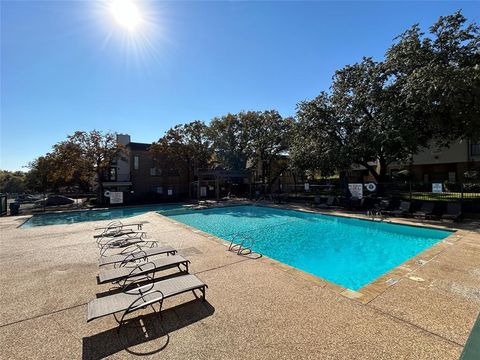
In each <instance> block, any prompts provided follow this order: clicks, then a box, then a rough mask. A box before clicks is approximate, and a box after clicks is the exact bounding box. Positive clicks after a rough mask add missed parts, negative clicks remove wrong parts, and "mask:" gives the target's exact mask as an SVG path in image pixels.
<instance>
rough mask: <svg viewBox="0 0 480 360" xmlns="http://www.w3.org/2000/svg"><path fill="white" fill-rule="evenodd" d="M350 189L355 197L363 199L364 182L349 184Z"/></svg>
mask: <svg viewBox="0 0 480 360" xmlns="http://www.w3.org/2000/svg"><path fill="white" fill-rule="evenodd" d="M348 190H350V193H351V194H352V197H354V198H357V199H361V198H362V197H363V184H348Z"/></svg>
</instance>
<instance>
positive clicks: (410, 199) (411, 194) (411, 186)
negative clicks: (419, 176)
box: [408, 180, 412, 202]
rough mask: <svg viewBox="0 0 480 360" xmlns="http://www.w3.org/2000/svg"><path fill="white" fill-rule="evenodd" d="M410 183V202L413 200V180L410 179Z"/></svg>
mask: <svg viewBox="0 0 480 360" xmlns="http://www.w3.org/2000/svg"><path fill="white" fill-rule="evenodd" d="M408 185H409V187H410V198H409V200H410V202H411V201H412V180H410V181H409V182H408Z"/></svg>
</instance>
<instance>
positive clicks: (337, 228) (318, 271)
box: [167, 206, 452, 290]
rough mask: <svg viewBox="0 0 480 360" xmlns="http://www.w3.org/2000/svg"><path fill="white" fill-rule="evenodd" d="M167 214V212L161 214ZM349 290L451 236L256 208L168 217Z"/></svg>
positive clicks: (232, 208) (216, 209)
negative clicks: (247, 242)
mask: <svg viewBox="0 0 480 360" xmlns="http://www.w3.org/2000/svg"><path fill="white" fill-rule="evenodd" d="M167 215H168V214H167ZM168 216H169V217H170V218H172V219H174V220H176V221H178V222H182V223H185V224H187V225H190V226H193V227H195V228H198V229H200V230H203V231H205V232H207V233H210V234H212V235H215V236H218V237H220V238H223V239H225V240H227V241H230V240H232V239H234V238H237V240H235V241H236V242H238V241H240V240H241V239H243V238H245V237H250V238H252V239H254V240H255V244H254V246H253V250H254V251H256V252H258V253H261V254H263V255H266V256H268V257H270V258H272V259H275V260H278V261H281V262H283V263H285V264H288V265H290V266H293V267H296V268H298V269H301V270H303V271H306V272H308V273H311V274H314V275H317V276H320V277H322V278H324V279H326V280H328V281H331V282H334V283H336V284H339V285H341V286H344V287H346V288H349V289H352V290H358V289H360V288H362V287H363V286H365V285H366V284H368V283H370V282H371V281H373V280H375V279H376V278H377V277H379V276H381V275H383V274H384V273H386V272H388V271H389V270H391V269H392V268H394V267H396V266H398V265H400V264H401V263H403V262H405V261H406V260H408V259H409V258H411V257H413V256H415V255H417V254H418V253H420V252H421V251H423V250H425V249H427V248H428V247H430V246H432V245H434V244H435V243H437V242H438V241H440V240H442V239H444V238H446V237H447V236H449V235H450V234H451V233H452V232H450V231H443V230H436V229H430V228H423V227H415V226H405V225H397V224H391V223H386V222H373V221H368V220H360V219H352V218H345V217H339V216H331V215H322V214H313V213H306V212H301V211H294V210H282V209H274V208H268V207H257V206H235V207H226V208H213V209H207V210H196V211H192V212H182V213H178V214H171V215H168Z"/></svg>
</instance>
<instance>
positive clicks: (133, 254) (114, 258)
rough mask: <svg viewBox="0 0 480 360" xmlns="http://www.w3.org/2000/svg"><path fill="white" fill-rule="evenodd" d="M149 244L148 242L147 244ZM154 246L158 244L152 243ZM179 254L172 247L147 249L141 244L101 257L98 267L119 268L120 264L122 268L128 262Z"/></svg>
mask: <svg viewBox="0 0 480 360" xmlns="http://www.w3.org/2000/svg"><path fill="white" fill-rule="evenodd" d="M145 243H148V242H145ZM152 243H154V244H157V243H156V242H152ZM176 253H177V250H176V249H174V248H172V247H171V246H158V244H157V246H150V247H148V246H147V247H145V246H142V245H141V243H136V244H133V245H130V246H127V247H126V248H125V249H123V250H122V251H121V252H120V253H117V254H113V255H110V256H103V257H100V259H99V260H98V266H105V265H113V266H117V264H120V266H121V265H122V264H123V263H124V262H126V261H137V260H140V259H142V258H144V256H147V257H148V256H155V255H162V254H166V255H167V256H169V255H175V254H176Z"/></svg>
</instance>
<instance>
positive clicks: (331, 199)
mask: <svg viewBox="0 0 480 360" xmlns="http://www.w3.org/2000/svg"><path fill="white" fill-rule="evenodd" d="M335 200H336V198H335V196H329V197H327V202H326V203H325V204H318V205H316V207H318V208H320V209H328V208H330V207H333V206H335Z"/></svg>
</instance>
